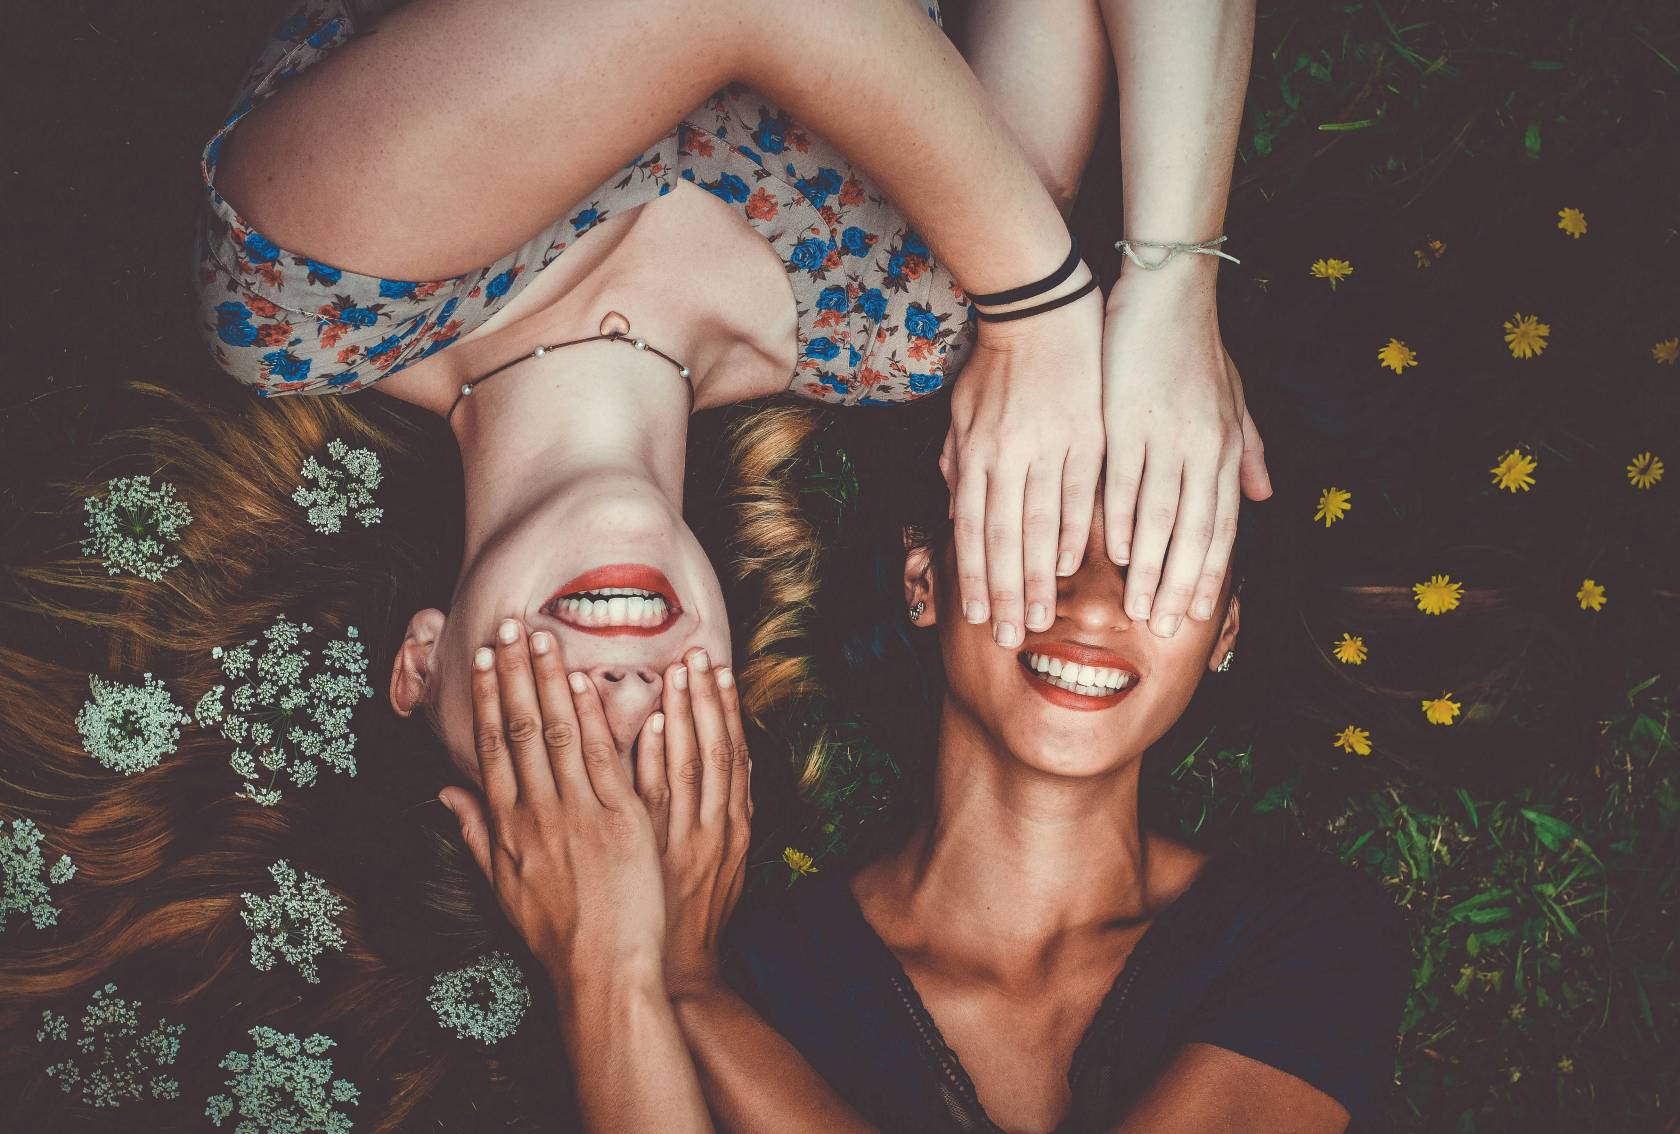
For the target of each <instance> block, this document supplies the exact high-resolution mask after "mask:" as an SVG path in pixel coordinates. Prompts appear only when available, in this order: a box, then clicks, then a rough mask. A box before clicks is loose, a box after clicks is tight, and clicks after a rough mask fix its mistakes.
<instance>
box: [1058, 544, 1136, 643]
mask: <svg viewBox="0 0 1680 1134" xmlns="http://www.w3.org/2000/svg"><path fill="white" fill-rule="evenodd" d="M1093 543H1095V545H1096V546H1095V547H1093V548H1089V549H1087V550H1086V552H1085V562H1084V564H1082V565H1081V566H1080V568H1079V570H1078V571H1076V572H1074V573H1073V574H1072V575H1070V576H1068V577H1067V578H1065V579H1062V580H1060V584H1059V585H1058V587H1057V588H1056V590H1057V594H1056V618H1057V620H1058V621H1060V620H1062V619H1064V618H1065V619H1067V620H1068V621H1069V622H1070V623H1072V624H1073V625H1074V626H1075V627H1077V628H1078V629H1080V630H1088V631H1091V632H1093V633H1095V632H1099V631H1111V630H1126V629H1129V628H1130V627H1131V625H1132V619H1131V616H1129V615H1128V614H1127V613H1126V577H1125V574H1124V572H1123V570H1122V569H1121V568H1119V567H1116V566H1115V565H1114V563H1113V561H1112V560H1110V559H1109V558H1108V552H1107V551H1106V549H1105V548H1104V547H1103V545H1102V544H1101V543H1100V542H1097V541H1095V540H1093Z"/></svg>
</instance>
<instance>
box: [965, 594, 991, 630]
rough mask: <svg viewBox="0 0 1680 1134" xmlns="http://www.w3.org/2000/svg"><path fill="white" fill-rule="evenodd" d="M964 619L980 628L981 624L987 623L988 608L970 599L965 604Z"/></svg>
mask: <svg viewBox="0 0 1680 1134" xmlns="http://www.w3.org/2000/svg"><path fill="white" fill-rule="evenodd" d="M963 617H964V618H966V619H968V620H969V622H971V623H973V624H974V625H976V626H978V625H979V624H980V623H982V622H984V621H986V608H985V607H983V606H981V605H980V604H979V603H978V602H976V601H974V600H973V599H969V600H968V601H967V602H966V603H964V604H963Z"/></svg>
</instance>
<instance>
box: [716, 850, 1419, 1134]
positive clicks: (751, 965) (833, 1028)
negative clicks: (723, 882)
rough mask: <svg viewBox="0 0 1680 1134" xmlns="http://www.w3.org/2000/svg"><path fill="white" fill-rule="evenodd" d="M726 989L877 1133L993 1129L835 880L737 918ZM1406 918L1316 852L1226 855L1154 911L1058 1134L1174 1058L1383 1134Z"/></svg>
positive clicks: (1084, 1046)
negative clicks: (1336, 1110)
mask: <svg viewBox="0 0 1680 1134" xmlns="http://www.w3.org/2000/svg"><path fill="white" fill-rule="evenodd" d="M724 969H725V975H726V976H727V978H728V979H729V982H730V984H731V985H733V986H734V987H735V989H736V990H737V991H738V992H740V993H741V995H742V996H743V997H745V998H746V1000H747V1001H748V1002H749V1003H750V1004H752V1005H753V1007H754V1008H755V1009H757V1011H758V1012H759V1013H760V1015H762V1016H763V1017H764V1018H765V1020H766V1021H768V1022H769V1023H770V1025H771V1026H773V1027H774V1028H775V1029H776V1030H777V1031H779V1032H780V1033H781V1034H782V1035H783V1036H785V1037H787V1039H788V1040H789V1041H790V1042H792V1044H793V1045H794V1046H795V1047H796V1048H798V1049H799V1051H800V1053H801V1054H802V1055H804V1057H805V1059H806V1061H807V1062H809V1063H810V1064H811V1066H812V1067H813V1068H815V1070H816V1071H817V1072H818V1074H820V1075H821V1076H822V1077H823V1078H824V1079H826V1080H827V1081H828V1083H829V1085H830V1086H832V1087H833V1088H834V1090H835V1091H836V1092H837V1093H838V1094H839V1095H840V1097H841V1098H842V1099H844V1100H845V1101H846V1102H847V1103H848V1104H850V1105H851V1106H852V1107H853V1108H854V1109H855V1110H857V1111H858V1112H859V1113H861V1114H862V1115H863V1116H864V1117H865V1118H867V1119H868V1120H869V1121H871V1122H873V1123H874V1124H875V1125H877V1126H878V1127H880V1128H881V1129H882V1130H886V1131H915V1132H917V1134H936V1132H945V1131H986V1132H988V1134H991V1132H995V1131H998V1130H999V1128H998V1127H997V1126H996V1125H994V1124H993V1123H992V1121H991V1120H990V1119H989V1118H988V1117H987V1116H986V1113H985V1110H984V1109H983V1108H982V1107H981V1106H980V1102H979V1099H978V1098H977V1097H976V1095H975V1091H974V1085H973V1082H972V1081H971V1080H970V1079H969V1077H968V1074H967V1072H966V1071H964V1070H963V1067H962V1064H961V1063H960V1061H959V1060H958V1059H957V1055H956V1053H955V1052H954V1051H952V1050H951V1049H950V1048H949V1047H948V1046H946V1044H945V1042H944V1040H943V1039H942V1038H941V1036H940V1035H939V1029H938V1027H937V1026H936V1025H935V1023H934V1021H933V1019H932V1017H931V1016H930V1015H929V1014H928V1012H927V1009H926V1008H925V1006H923V1004H922V1002H921V998H920V997H919V996H918V995H917V993H916V990H915V988H914V986H913V985H912V984H911V983H910V980H909V978H908V977H907V976H906V975H905V972H904V969H903V967H902V966H901V965H900V964H899V963H898V960H897V958H896V957H895V956H894V955H893V953H892V951H891V950H890V949H888V948H887V946H886V944H885V943H884V942H882V940H881V939H880V937H879V936H877V935H876V933H875V931H874V929H873V928H871V926H870V925H869V923H868V921H866V920H865V919H864V916H863V912H862V911H861V910H860V909H859V908H858V905H857V902H856V900H855V899H854V898H853V897H852V893H851V889H850V887H849V885H848V884H847V882H846V880H845V879H844V878H842V877H838V876H831V875H821V874H819V875H816V876H814V877H811V878H806V879H801V880H800V881H799V883H798V884H797V885H795V886H794V887H792V888H791V889H790V890H788V891H787V892H786V894H784V895H779V896H778V898H777V900H775V901H774V902H771V903H769V904H766V905H763V906H759V907H756V908H753V909H751V910H744V911H743V912H742V913H741V914H739V915H737V917H736V918H735V920H734V922H733V923H732V924H731V926H730V930H729V933H728V935H727V937H726V941H725V965H724ZM1411 978H1412V968H1411V951H1410V948H1409V946H1408V941H1407V931H1406V922H1405V920H1404V917H1403V915H1402V914H1401V912H1400V911H1399V910H1398V909H1397V908H1396V907H1395V906H1394V904H1393V903H1392V902H1391V901H1389V899H1388V897H1387V895H1386V894H1384V893H1383V891H1382V889H1381V887H1380V886H1379V885H1378V884H1377V882H1376V881H1375V880H1374V879H1372V878H1371V877H1370V876H1369V875H1367V874H1365V873H1363V872H1362V871H1360V870H1357V869H1355V868H1353V867H1350V866H1346V865H1344V864H1342V863H1341V862H1339V861H1337V860H1335V859H1334V858H1331V857H1329V856H1328V855H1326V854H1324V853H1322V852H1319V851H1316V850H1312V849H1310V848H1291V849H1283V850H1272V851H1265V852H1260V853H1253V852H1247V851H1244V852H1240V853H1239V852H1233V851H1226V852H1223V853H1220V854H1217V855H1215V856H1214V857H1213V858H1211V859H1210V860H1209V861H1208V862H1207V863H1206V865H1205V866H1204V867H1203V869H1202V873H1201V874H1199V875H1198V876H1197V877H1196V879H1195V881H1194V882H1192V883H1191V885H1190V886H1189V887H1188V888H1187V889H1186V890H1185V891H1184V892H1183V893H1182V894H1181V895H1180V896H1179V897H1178V898H1177V899H1176V900H1175V901H1173V902H1172V903H1171V904H1170V905H1168V906H1167V907H1165V908H1164V909H1163V910H1161V911H1160V912H1158V913H1157V914H1156V916H1155V918H1154V920H1153V921H1152V922H1151V923H1150V924H1149V926H1148V927H1147V928H1146V929H1145V931H1144V933H1143V936H1142V937H1141V938H1139V940H1138V941H1137V944H1136V945H1135V946H1134V947H1133V949H1132V952H1131V955H1130V956H1129V957H1128V958H1127V960H1126V963H1125V966H1124V968H1123V969H1122V970H1121V971H1120V974H1119V975H1118V976H1117V977H1116V978H1115V981H1114V985H1113V987H1112V988H1111V989H1110V990H1109V992H1108V994H1107V996H1106V997H1105V998H1104V1000H1103V1002H1102V1004H1101V1006H1100V1007H1099V1008H1098V1009H1097V1012H1096V1014H1095V1016H1094V1018H1093V1019H1092V1022H1091V1024H1090V1026H1089V1028H1088V1029H1087V1030H1086V1032H1085V1035H1084V1038H1083V1039H1082V1040H1081V1041H1080V1043H1079V1046H1078V1048H1077V1050H1076V1051H1075V1053H1074V1057H1073V1061H1072V1064H1071V1065H1070V1067H1069V1069H1068V1081H1069V1084H1070V1086H1071V1088H1072V1096H1073V1102H1072V1105H1071V1107H1070V1109H1069V1112H1068V1114H1067V1116H1066V1117H1065V1118H1064V1120H1063V1121H1062V1123H1061V1124H1060V1125H1059V1126H1058V1127H1057V1131H1058V1132H1073V1131H1086V1130H1098V1129H1103V1128H1105V1127H1106V1126H1109V1125H1112V1124H1113V1123H1115V1122H1118V1121H1119V1120H1120V1119H1121V1118H1123V1117H1124V1116H1125V1114H1126V1113H1127V1111H1128V1110H1129V1109H1130V1107H1131V1106H1132V1105H1133V1103H1135V1102H1136V1100H1137V1099H1138V1097H1139V1096H1140V1095H1141V1093H1142V1092H1143V1090H1144V1089H1145V1088H1146V1087H1148V1086H1149V1084H1150V1083H1151V1082H1153V1081H1154V1079H1155V1078H1156V1077H1157V1076H1158V1075H1159V1074H1160V1072H1161V1070H1162V1069H1163V1068H1164V1067H1165V1065H1166V1063H1167V1061H1168V1059H1169V1058H1170V1057H1171V1056H1172V1055H1173V1053H1174V1052H1175V1051H1176V1049H1177V1048H1179V1047H1180V1046H1181V1045H1183V1044H1186V1043H1191V1042H1201V1043H1208V1044H1213V1045H1216V1046H1218V1047H1222V1048H1226V1049H1228V1050H1230V1051H1234V1052H1237V1053H1239V1054H1242V1055H1246V1056H1248V1057H1250V1058H1252V1059H1257V1060H1259V1061H1261V1062H1263V1063H1267V1064H1269V1065H1271V1066H1273V1067H1277V1068H1280V1069H1281V1070H1283V1071H1287V1072H1288V1073H1290V1074H1291V1075H1294V1076H1296V1077H1298V1078H1300V1079H1304V1080H1305V1081H1306V1082H1308V1083H1310V1084H1312V1085H1313V1086H1315V1087H1317V1088H1318V1089H1319V1090H1321V1091H1323V1092H1324V1093H1326V1094H1328V1095H1330V1096H1331V1097H1332V1098H1334V1099H1335V1100H1336V1101H1338V1102H1340V1103H1341V1104H1342V1105H1343V1106H1345V1107H1346V1108H1347V1109H1348V1111H1349V1112H1350V1113H1351V1114H1352V1116H1353V1122H1352V1125H1351V1126H1350V1127H1349V1130H1350V1131H1356V1132H1359V1134H1371V1132H1372V1131H1375V1130H1380V1129H1383V1127H1384V1123H1383V1118H1382V1113H1383V1096H1384V1094H1385V1092H1386V1091H1387V1090H1388V1089H1389V1087H1390V1085H1391V1084H1392V1082H1393V1076H1394V1057H1395V1040H1396V1034H1397V1032H1398V1031H1399V1025H1400V1015H1401V1012H1402V1011H1403V1010H1404V1007H1405V1002H1406V998H1407V995H1408V993H1409V991H1410V989H1411V983H1412V979H1411Z"/></svg>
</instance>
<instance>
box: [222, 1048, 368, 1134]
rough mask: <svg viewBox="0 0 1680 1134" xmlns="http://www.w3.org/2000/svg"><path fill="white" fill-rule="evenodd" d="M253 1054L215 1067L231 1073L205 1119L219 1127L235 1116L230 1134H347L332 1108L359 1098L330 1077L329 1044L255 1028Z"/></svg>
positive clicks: (235, 1055)
mask: <svg viewBox="0 0 1680 1134" xmlns="http://www.w3.org/2000/svg"><path fill="white" fill-rule="evenodd" d="M250 1036H251V1039H252V1040H253V1041H254V1042H255V1044H256V1050H254V1051H252V1052H250V1053H246V1052H243V1051H230V1052H228V1053H227V1054H226V1055H224V1056H223V1057H222V1061H221V1063H220V1064H218V1066H220V1067H221V1069H222V1070H224V1071H231V1072H233V1074H232V1075H231V1076H230V1077H229V1078H228V1080H227V1082H226V1083H225V1084H224V1086H225V1089H226V1090H227V1092H228V1093H227V1094H225V1095H211V1096H210V1100H209V1104H208V1105H207V1106H205V1108H204V1113H205V1116H206V1117H208V1118H209V1119H210V1121H211V1122H213V1123H215V1124H216V1125H217V1126H220V1125H221V1124H222V1123H223V1122H225V1121H227V1119H229V1118H231V1117H232V1116H234V1115H235V1114H237V1115H238V1116H239V1123H238V1125H236V1126H235V1127H234V1128H233V1134H268V1132H277V1131H286V1132H288V1134H290V1132H294V1131H295V1132H297V1134H302V1132H303V1131H310V1130H319V1131H324V1132H325V1134H349V1130H350V1116H349V1115H348V1114H346V1113H344V1112H343V1111H341V1110H339V1109H337V1104H339V1103H345V1104H348V1105H351V1106H354V1105H355V1104H356V1102H357V1100H358V1099H359V1098H360V1097H361V1092H359V1091H358V1090H357V1089H356V1087H355V1084H353V1083H351V1082H349V1081H348V1080H346V1079H334V1078H333V1077H332V1060H331V1059H326V1058H321V1057H323V1056H325V1055H326V1052H327V1049H328V1048H330V1047H332V1046H333V1041H332V1040H330V1039H328V1038H327V1037H326V1036H324V1035H320V1034H319V1033H317V1034H315V1035H312V1036H309V1037H308V1038H307V1039H302V1040H300V1039H298V1037H297V1036H295V1035H293V1034H291V1033H290V1032H280V1031H276V1030H275V1029H273V1028H267V1027H263V1026H262V1025H260V1024H259V1025H258V1026H257V1027H254V1028H252V1029H251V1031H250Z"/></svg>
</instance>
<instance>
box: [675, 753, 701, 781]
mask: <svg viewBox="0 0 1680 1134" xmlns="http://www.w3.org/2000/svg"><path fill="white" fill-rule="evenodd" d="M705 772H706V766H705V765H704V764H702V763H701V762H700V759H699V757H695V758H694V759H692V760H684V761H683V762H682V763H681V764H678V765H677V779H678V780H679V781H680V782H682V783H683V784H684V785H686V786H688V787H693V786H694V785H696V784H698V783H699V782H700V780H701V778H702V777H703V776H704V775H705Z"/></svg>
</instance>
